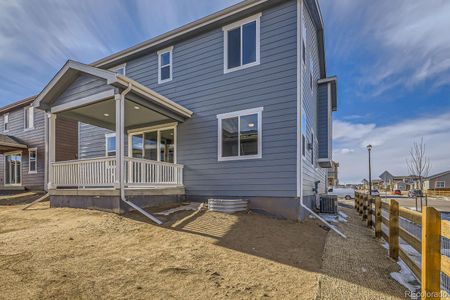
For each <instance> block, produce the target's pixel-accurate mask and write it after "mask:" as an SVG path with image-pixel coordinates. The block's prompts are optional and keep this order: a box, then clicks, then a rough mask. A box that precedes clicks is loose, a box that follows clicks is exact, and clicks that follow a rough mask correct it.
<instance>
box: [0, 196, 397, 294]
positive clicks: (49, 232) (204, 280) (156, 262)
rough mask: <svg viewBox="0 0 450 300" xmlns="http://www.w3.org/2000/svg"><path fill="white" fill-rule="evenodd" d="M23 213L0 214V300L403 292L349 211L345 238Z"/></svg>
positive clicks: (220, 222)
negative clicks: (0, 288)
mask: <svg viewBox="0 0 450 300" xmlns="http://www.w3.org/2000/svg"><path fill="white" fill-rule="evenodd" d="M22 207H23V206H15V207H13V206H6V207H5V206H4V207H1V206H0V270H1V271H0V286H1V287H2V291H1V293H0V298H2V299H73V298H75V299H123V298H130V299H155V298H156V299H167V298H171V299H174V298H177V299H180V298H181V299H211V298H217V299H223V298H231V299H260V298H265V297H269V298H275V299H321V298H322V299H364V298H365V299H380V298H389V297H391V296H392V297H400V296H401V294H402V292H403V289H402V287H400V286H399V285H398V284H396V283H395V282H393V281H392V280H391V279H389V272H390V271H393V270H396V264H395V263H394V262H392V261H390V260H389V259H387V258H386V256H385V254H386V253H385V251H384V249H383V248H382V247H381V246H380V245H379V244H378V242H377V241H376V240H373V239H372V238H370V232H368V229H367V228H364V226H362V224H361V222H359V218H356V216H352V214H351V210H349V211H346V212H347V213H348V214H349V215H350V222H349V223H348V224H343V225H340V227H341V230H343V231H344V232H345V233H346V234H347V235H349V239H348V240H343V239H341V238H340V237H338V236H337V235H336V234H334V233H329V234H328V233H327V232H328V231H327V230H324V229H323V226H322V225H320V224H319V223H317V222H316V221H314V220H311V219H308V220H307V221H305V222H304V223H296V222H290V221H285V220H277V219H273V218H269V217H266V216H260V215H255V214H251V213H250V214H236V215H227V214H220V213H212V212H205V211H200V212H194V213H193V212H179V213H177V214H174V215H172V216H169V217H167V218H166V219H165V220H164V221H165V225H164V226H161V227H160V226H156V225H153V224H151V223H148V222H147V220H146V219H145V218H143V217H142V216H141V215H139V214H137V213H131V214H129V215H127V216H119V215H115V214H110V213H104V212H99V211H88V210H78V209H65V208H63V209H50V208H48V203H40V204H37V205H36V206H35V207H33V208H32V209H30V210H27V211H22V210H21V208H22ZM324 249H325V252H324ZM363 250H364V251H366V250H367V251H368V252H367V253H366V252H364V251H363ZM322 259H323V264H322ZM362 267H364V268H365V269H366V270H367V272H361V269H362Z"/></svg>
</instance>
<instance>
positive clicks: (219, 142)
mask: <svg viewBox="0 0 450 300" xmlns="http://www.w3.org/2000/svg"><path fill="white" fill-rule="evenodd" d="M263 110H264V107H258V108H251V109H244V110H239V111H234V112H230V113H224V114H219V115H217V121H218V126H217V160H218V161H230V160H245V159H258V158H262V112H263ZM254 114H257V115H258V154H255V155H243V156H241V153H240V151H238V155H237V156H228V157H222V120H223V119H229V118H235V117H238V118H239V117H244V116H248V115H254ZM238 120H239V119H238ZM240 131H241V130H240V121H238V144H239V143H240Z"/></svg>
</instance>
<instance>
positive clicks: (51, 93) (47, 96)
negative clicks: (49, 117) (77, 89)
mask: <svg viewBox="0 0 450 300" xmlns="http://www.w3.org/2000/svg"><path fill="white" fill-rule="evenodd" d="M80 74H89V75H92V76H95V77H98V78H103V79H105V81H106V83H105V84H108V85H111V86H113V87H117V88H120V89H126V88H130V91H131V92H133V93H135V94H136V95H138V96H140V97H142V98H144V99H146V100H148V101H152V102H156V103H158V104H159V105H162V106H164V107H166V108H167V109H169V110H171V111H173V112H175V113H177V114H179V115H181V116H183V117H184V118H190V117H191V116H192V114H193V112H192V111H190V110H189V109H187V108H185V107H183V106H181V105H179V104H177V103H175V102H174V101H172V100H170V99H168V98H166V97H164V96H162V95H160V94H158V93H157V92H155V91H153V90H151V89H149V88H148V87H146V86H144V85H142V84H140V83H139V82H137V81H134V80H133V79H130V78H128V77H126V76H124V75H120V74H117V73H115V72H112V71H108V70H103V69H99V68H96V67H92V66H89V65H86V64H83V63H80V62H76V61H72V60H69V61H67V62H66V63H65V64H64V66H63V67H62V68H61V69H60V70H59V71H58V73H56V75H55V76H54V77H53V78H52V79H51V80H50V82H49V83H48V84H47V85H46V86H45V88H44V89H43V90H42V92H40V93H39V95H38V96H37V97H36V98H35V100H34V104H33V105H34V106H35V107H37V108H40V109H43V110H49V108H50V106H51V103H52V102H53V100H54V99H56V98H57V97H58V96H59V95H61V93H62V92H63V91H64V90H65V89H66V88H67V87H68V86H69V85H70V84H71V83H72V82H73V81H74V80H75V79H76V78H78V76H80ZM85 100H86V99H85ZM91 100H92V101H94V100H96V99H91ZM92 101H90V102H92ZM85 104H86V103H85Z"/></svg>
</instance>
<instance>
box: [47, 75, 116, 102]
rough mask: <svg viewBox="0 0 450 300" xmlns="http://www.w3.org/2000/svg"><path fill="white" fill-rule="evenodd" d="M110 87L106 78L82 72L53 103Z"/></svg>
mask: <svg viewBox="0 0 450 300" xmlns="http://www.w3.org/2000/svg"><path fill="white" fill-rule="evenodd" d="M112 89H113V87H111V86H110V85H107V84H106V80H104V79H100V78H98V77H95V76H92V75H87V74H83V75H81V76H80V77H78V78H77V79H76V80H75V81H74V82H73V83H72V84H71V85H70V86H69V87H68V88H67V89H66V90H65V91H64V92H63V93H62V94H61V95H60V96H59V97H58V98H57V99H56V100H55V102H54V103H53V105H60V104H65V103H68V102H71V101H73V100H77V99H81V98H84V97H88V96H92V95H95V94H97V93H100V92H104V91H107V90H112Z"/></svg>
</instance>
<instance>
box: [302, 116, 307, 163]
mask: <svg viewBox="0 0 450 300" xmlns="http://www.w3.org/2000/svg"><path fill="white" fill-rule="evenodd" d="M301 121H302V156H303V157H305V156H306V132H307V131H306V129H307V128H306V114H305V112H304V111H303V109H302V120H301Z"/></svg>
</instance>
